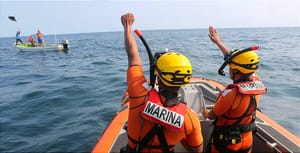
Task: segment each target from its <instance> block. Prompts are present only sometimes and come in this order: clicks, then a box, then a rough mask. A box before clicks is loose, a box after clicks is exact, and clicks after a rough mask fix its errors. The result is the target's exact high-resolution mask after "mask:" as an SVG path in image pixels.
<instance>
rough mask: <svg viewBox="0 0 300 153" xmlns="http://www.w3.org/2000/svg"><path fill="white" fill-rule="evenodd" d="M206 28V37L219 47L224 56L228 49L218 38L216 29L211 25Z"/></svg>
mask: <svg viewBox="0 0 300 153" xmlns="http://www.w3.org/2000/svg"><path fill="white" fill-rule="evenodd" d="M208 30H209V34H208V37H209V38H210V40H211V41H212V42H213V43H215V44H216V45H217V46H218V47H219V48H220V50H221V51H222V53H223V55H224V56H225V55H226V54H227V53H228V52H230V49H229V48H228V47H227V46H226V45H225V44H224V43H223V42H222V40H221V39H220V37H219V35H218V33H217V30H216V29H215V28H214V27H213V26H209V28H208Z"/></svg>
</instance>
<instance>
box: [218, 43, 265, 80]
mask: <svg viewBox="0 0 300 153" xmlns="http://www.w3.org/2000/svg"><path fill="white" fill-rule="evenodd" d="M258 48H259V47H258V46H257V45H255V46H252V47H248V48H245V49H241V50H238V51H237V52H236V53H234V54H232V55H231V56H229V57H228V58H227V59H226V60H225V61H224V63H223V64H222V65H221V66H220V68H219V70H218V73H219V75H222V76H225V73H224V68H225V67H226V65H228V64H230V62H231V61H232V59H233V58H234V57H236V56H238V55H240V54H242V53H245V52H249V51H255V50H258Z"/></svg>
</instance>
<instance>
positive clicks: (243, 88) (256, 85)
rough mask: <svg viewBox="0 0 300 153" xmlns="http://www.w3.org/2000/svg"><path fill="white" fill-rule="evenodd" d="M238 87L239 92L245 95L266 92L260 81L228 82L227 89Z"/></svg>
mask: <svg viewBox="0 0 300 153" xmlns="http://www.w3.org/2000/svg"><path fill="white" fill-rule="evenodd" d="M234 87H238V91H239V93H242V94H246V95H261V94H264V93H266V92H267V88H266V87H265V86H264V84H263V83H262V82H261V81H248V82H240V83H235V84H230V85H228V86H227V89H231V88H234Z"/></svg>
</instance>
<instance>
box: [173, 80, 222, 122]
mask: <svg viewBox="0 0 300 153" xmlns="http://www.w3.org/2000/svg"><path fill="white" fill-rule="evenodd" d="M219 91H220V90H218V88H217V87H215V86H212V85H210V84H209V83H208V82H206V81H202V82H200V83H199V82H198V83H190V84H188V85H186V86H183V87H181V88H180V90H179V96H181V98H182V99H183V100H184V101H185V102H186V103H187V105H188V107H189V108H191V109H192V110H193V111H194V112H195V113H196V114H197V115H198V117H199V118H200V119H202V115H201V112H202V110H203V109H206V108H207V109H211V108H212V107H213V105H214V102H215V101H216V99H217V97H218V95H219ZM204 95H205V96H204Z"/></svg>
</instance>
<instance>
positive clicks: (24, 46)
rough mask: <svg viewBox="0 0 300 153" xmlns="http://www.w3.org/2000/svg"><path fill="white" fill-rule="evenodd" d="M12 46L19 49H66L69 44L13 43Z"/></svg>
mask: <svg viewBox="0 0 300 153" xmlns="http://www.w3.org/2000/svg"><path fill="white" fill-rule="evenodd" d="M14 47H16V48H17V49H19V50H20V51H30V52H33V51H66V50H68V49H69V44H64V43H57V44H46V45H44V46H39V45H38V46H34V47H33V46H32V45H31V44H29V43H26V44H18V45H15V44H14Z"/></svg>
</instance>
